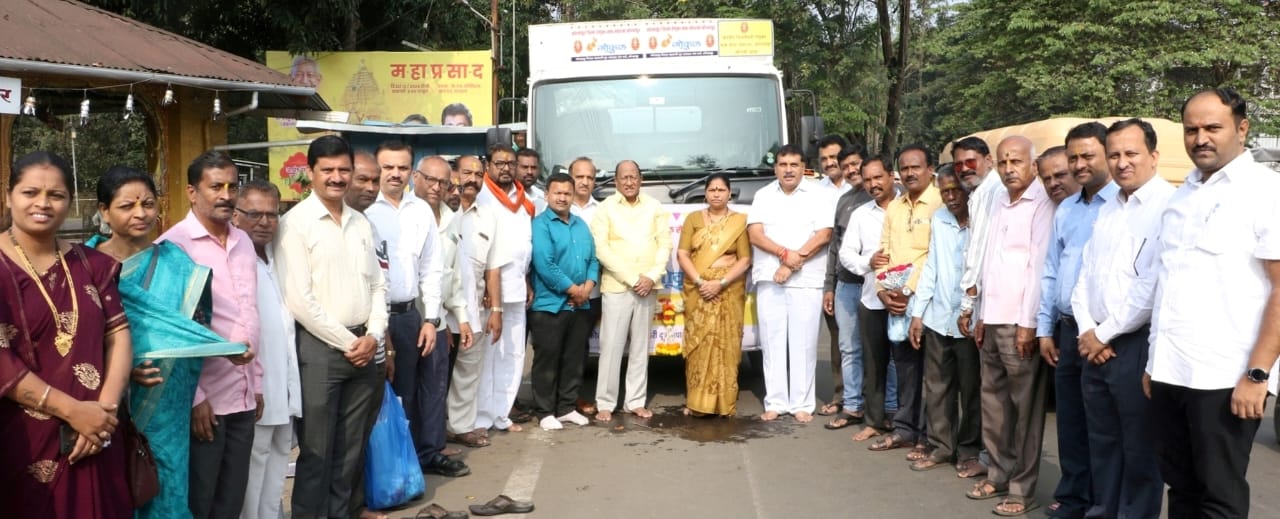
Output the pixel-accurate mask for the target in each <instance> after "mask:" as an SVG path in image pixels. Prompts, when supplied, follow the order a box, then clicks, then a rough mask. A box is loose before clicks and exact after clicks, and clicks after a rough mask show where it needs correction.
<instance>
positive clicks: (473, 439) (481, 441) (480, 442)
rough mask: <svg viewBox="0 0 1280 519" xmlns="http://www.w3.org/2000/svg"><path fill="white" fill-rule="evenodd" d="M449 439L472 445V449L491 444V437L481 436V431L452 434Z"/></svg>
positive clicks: (468, 445)
mask: <svg viewBox="0 0 1280 519" xmlns="http://www.w3.org/2000/svg"><path fill="white" fill-rule="evenodd" d="M449 441H451V442H453V443H458V444H461V445H465V446H467V447H471V448H472V449H479V448H481V447H488V446H489V439H488V438H485V437H484V436H481V435H480V433H478V432H476V431H471V432H468V433H464V434H455V435H452V436H450V437H449Z"/></svg>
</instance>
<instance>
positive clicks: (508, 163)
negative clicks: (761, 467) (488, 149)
mask: <svg viewBox="0 0 1280 519" xmlns="http://www.w3.org/2000/svg"><path fill="white" fill-rule="evenodd" d="M489 163H490V164H493V167H495V168H498V169H503V168H511V167H515V165H516V161H514V160H493V161H489Z"/></svg>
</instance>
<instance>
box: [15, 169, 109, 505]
mask: <svg viewBox="0 0 1280 519" xmlns="http://www.w3.org/2000/svg"><path fill="white" fill-rule="evenodd" d="M11 172H12V177H11V179H10V182H9V186H8V193H7V196H6V202H7V204H6V205H7V207H8V208H9V216H10V217H11V220H12V224H11V225H10V227H9V228H8V229H7V230H6V231H3V233H0V302H2V303H0V395H3V397H4V398H2V399H0V438H4V441H5V446H4V448H3V449H0V503H3V504H4V513H5V515H6V516H10V517H51V518H68V519H70V518H77V519H79V518H127V517H130V516H131V514H132V511H133V506H132V503H131V502H130V498H129V488H128V485H127V483H126V481H127V478H126V477H125V452H124V446H123V439H122V436H121V433H122V429H121V428H118V427H117V424H118V421H117V418H116V409H117V407H118V404H119V402H120V399H121V396H122V395H123V393H124V389H125V386H126V384H127V382H128V378H129V372H130V368H131V362H132V351H131V346H130V341H129V323H128V320H127V319H126V318H125V314H124V310H123V308H122V306H121V302H120V293H119V291H118V290H117V288H116V276H117V275H118V272H119V264H118V263H116V262H115V260H113V259H111V258H110V257H109V256H106V255H105V254H102V253H99V252H97V251H95V250H93V249H89V248H86V247H84V246H81V245H72V244H70V243H67V242H65V241H62V240H59V239H57V231H58V228H59V227H60V226H61V225H62V222H63V221H64V220H65V219H66V216H67V211H68V208H69V207H70V204H71V201H72V200H73V199H74V196H75V191H74V185H73V184H72V181H71V170H70V168H69V167H68V166H67V164H66V161H65V160H63V159H62V158H60V157H58V156H57V155H53V154H50V153H46V152H34V153H31V154H28V155H26V156H24V157H22V158H20V159H18V161H17V163H16V164H14V166H13V168H12V169H11ZM63 437H65V441H63Z"/></svg>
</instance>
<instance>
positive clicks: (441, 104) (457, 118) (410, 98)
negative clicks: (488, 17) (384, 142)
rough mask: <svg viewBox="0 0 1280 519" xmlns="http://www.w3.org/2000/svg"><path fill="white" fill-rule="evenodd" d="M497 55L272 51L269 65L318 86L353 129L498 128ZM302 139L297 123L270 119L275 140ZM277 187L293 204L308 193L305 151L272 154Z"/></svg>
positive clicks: (273, 151)
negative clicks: (495, 98) (403, 126)
mask: <svg viewBox="0 0 1280 519" xmlns="http://www.w3.org/2000/svg"><path fill="white" fill-rule="evenodd" d="M492 63H493V62H492V61H491V59H490V56H489V51H487V50H482V51H457V52H331V53H324V54H318V55H315V56H310V55H308V56H304V55H290V54H289V53H287V52H284V51H269V52H267V66H268V67H271V68H273V69H276V70H278V71H280V72H283V73H285V74H289V76H290V77H291V78H293V82H294V84H298V85H306V86H311V87H315V89H316V92H317V93H319V94H320V96H321V97H323V98H324V100H325V101H328V103H329V106H330V107H332V108H333V109H334V110H335V111H341V112H349V113H350V114H351V118H350V119H349V120H348V121H347V122H349V123H352V124H360V123H375V124H376V123H383V124H398V123H405V124H412V123H418V124H431V125H450V126H488V125H491V124H493V77H492V76H491V74H493V67H492ZM316 136H317V134H301V133H298V131H297V130H296V129H295V128H294V121H293V120H292V119H268V122H267V138H268V139H269V140H271V141H291V140H298V139H311V138H315V137H316ZM269 156H270V161H271V181H272V182H273V183H275V184H276V185H277V186H279V187H280V192H281V193H282V194H283V196H284V199H285V200H287V201H291V200H298V199H300V198H301V195H302V193H303V192H304V191H306V187H305V177H306V168H307V149H306V147H305V146H288V147H275V148H271V151H270V154H269Z"/></svg>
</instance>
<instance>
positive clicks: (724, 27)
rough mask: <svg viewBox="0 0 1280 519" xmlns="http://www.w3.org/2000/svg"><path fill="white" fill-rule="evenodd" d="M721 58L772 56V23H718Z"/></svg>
mask: <svg viewBox="0 0 1280 519" xmlns="http://www.w3.org/2000/svg"><path fill="white" fill-rule="evenodd" d="M719 32H720V55H721V56H772V55H773V22H772V21H769V20H728V21H722V22H720V31H719Z"/></svg>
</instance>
